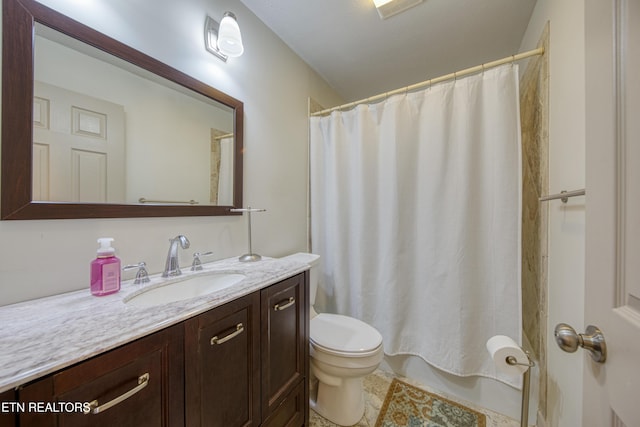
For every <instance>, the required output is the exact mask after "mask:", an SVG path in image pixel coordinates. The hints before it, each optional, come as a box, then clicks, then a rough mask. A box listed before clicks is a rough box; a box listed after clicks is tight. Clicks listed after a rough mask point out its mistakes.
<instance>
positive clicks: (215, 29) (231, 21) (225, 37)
mask: <svg viewBox="0 0 640 427" xmlns="http://www.w3.org/2000/svg"><path fill="white" fill-rule="evenodd" d="M204 45H205V48H206V49H207V50H208V51H209V52H211V53H212V54H214V55H215V56H217V57H218V58H220V59H221V60H223V61H224V62H227V58H229V57H237V56H240V55H242V53H243V52H244V47H243V46H242V35H241V34H240V27H238V21H237V20H236V16H235V15H234V14H233V13H231V12H225V13H224V15H223V16H222V21H220V23H218V22H217V21H215V20H214V19H213V18H211V17H210V16H207V19H206V20H205V22H204Z"/></svg>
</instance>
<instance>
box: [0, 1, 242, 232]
mask: <svg viewBox="0 0 640 427" xmlns="http://www.w3.org/2000/svg"><path fill="white" fill-rule="evenodd" d="M2 19H3V23H2V31H3V38H2V43H3V44H2V170H1V172H2V174H1V191H2V192H1V205H0V214H1V218H2V219H3V220H15V219H69V218H129V217H168V216H170V217H174V216H175V217H177V216H211V215H240V213H234V212H230V209H232V208H240V207H242V175H243V159H242V147H243V104H242V102H241V101H238V100H237V99H234V98H232V97H230V96H228V95H226V94H225V93H223V92H221V91H219V90H217V89H214V88H212V87H210V86H208V85H206V84H204V83H202V82H200V81H198V80H196V79H194V78H192V77H190V76H188V75H186V74H184V73H182V72H180V71H178V70H175V69H173V68H172V67H170V66H168V65H166V64H163V63H162V62H160V61H158V60H156V59H154V58H151V57H149V56H147V55H145V54H143V53H141V52H139V51H137V50H135V49H133V48H131V47H129V46H127V45H124V44H123V43H121V42H119V41H117V40H114V39H112V38H110V37H108V36H105V35H104V34H101V33H99V32H97V31H95V30H93V29H91V28H89V27H87V26H85V25H83V24H81V23H79V22H77V21H74V20H72V19H70V18H68V17H66V16H64V15H62V14H60V13H58V12H56V11H54V10H52V9H50V8H48V7H46V6H44V5H42V4H40V3H38V2H36V1H34V0H3V17H2ZM70 64H71V65H70ZM65 66H67V67H69V66H72V67H74V68H73V69H72V70H70V69H65V68H64V67H65ZM82 70H85V71H86V72H87V73H88V75H89V77H86V76H85V75H81V74H80V73H81V71H82ZM101 75H102V77H101ZM70 76H71V77H70ZM115 81H117V82H118V83H119V84H124V86H118V87H115V86H111V85H112V83H113V82H115ZM83 85H84V87H83ZM86 87H89V88H91V89H92V90H90V91H89V92H90V93H87V92H88V91H86V90H84V89H86ZM152 88H153V90H152ZM156 89H157V91H158V92H155V90H156ZM136 91H138V92H136ZM69 99H70V100H69ZM157 105H161V106H163V107H164V109H163V110H151V106H157ZM111 107H113V109H109V108H111ZM103 108H104V110H103ZM113 111H114V112H113ZM120 122H124V123H123V126H122V127H113V126H115V125H114V123H116V124H117V123H120ZM166 123H170V124H171V127H168V128H164V127H160V125H164V124H166ZM62 124H64V126H63V125H62ZM61 127H65V129H61ZM66 128H68V129H66ZM143 131H144V132H145V133H143ZM114 135H115V140H116V142H113V139H110V140H109V142H108V144H105V140H106V138H107V136H108V137H109V138H114ZM223 140H224V144H223V143H222V142H221V141H223ZM60 141H62V142H60ZM69 141H72V142H69ZM76 142H77V144H76ZM143 144H144V145H143ZM149 144H150V145H149ZM101 145H103V146H108V147H110V148H109V150H114V151H109V150H107V149H105V150H102V149H101V148H99V147H100V146H101ZM60 147H63V148H60ZM113 147H119V148H116V149H113ZM170 149H172V150H175V151H169V150H170ZM61 150H62V151H61ZM114 153H115V154H114ZM178 178H180V179H181V181H178Z"/></svg>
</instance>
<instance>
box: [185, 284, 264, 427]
mask: <svg viewBox="0 0 640 427" xmlns="http://www.w3.org/2000/svg"><path fill="white" fill-rule="evenodd" d="M259 347H260V295H259V293H257V292H254V293H253V294H250V295H248V296H246V297H243V298H240V299H237V300H235V301H232V302H230V303H227V304H225V305H223V306H221V307H217V308H214V309H213V310H210V311H208V312H206V313H204V314H201V315H200V316H197V317H195V318H193V319H189V320H187V321H186V322H185V385H186V402H185V409H186V414H185V415H186V417H185V420H186V425H187V426H189V427H234V426H238V427H241V426H242V427H249V426H258V425H260V367H259V362H260V348H259Z"/></svg>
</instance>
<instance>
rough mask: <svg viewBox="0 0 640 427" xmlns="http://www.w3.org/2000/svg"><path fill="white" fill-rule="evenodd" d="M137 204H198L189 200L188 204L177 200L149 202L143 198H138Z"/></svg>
mask: <svg viewBox="0 0 640 427" xmlns="http://www.w3.org/2000/svg"><path fill="white" fill-rule="evenodd" d="M138 202H140V203H160V204H165V205H166V204H179V205H197V204H198V202H197V201H195V200H193V199H191V200H189V201H188V202H181V201H179V200H149V199H145V198H144V197H140V198H139V199H138Z"/></svg>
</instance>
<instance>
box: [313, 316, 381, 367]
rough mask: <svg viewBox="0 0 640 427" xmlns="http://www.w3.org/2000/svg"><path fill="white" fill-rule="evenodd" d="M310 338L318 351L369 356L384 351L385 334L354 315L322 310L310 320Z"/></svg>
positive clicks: (336, 354)
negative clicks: (383, 340)
mask: <svg viewBox="0 0 640 427" xmlns="http://www.w3.org/2000/svg"><path fill="white" fill-rule="evenodd" d="M309 341H310V342H311V345H313V346H314V347H316V348H317V349H318V350H320V351H322V352H325V353H328V354H332V355H335V356H342V357H367V356H371V355H374V354H377V353H379V352H380V350H381V346H382V335H380V332H378V331H377V330H376V329H375V328H373V327H372V326H370V325H368V324H366V323H364V322H362V321H360V320H358V319H354V318H353V317H348V316H342V315H340V314H329V313H321V314H318V315H317V316H316V317H314V318H313V319H311V327H310V331H309Z"/></svg>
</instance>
